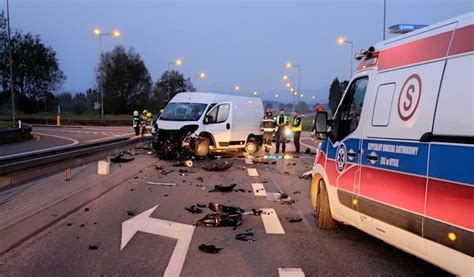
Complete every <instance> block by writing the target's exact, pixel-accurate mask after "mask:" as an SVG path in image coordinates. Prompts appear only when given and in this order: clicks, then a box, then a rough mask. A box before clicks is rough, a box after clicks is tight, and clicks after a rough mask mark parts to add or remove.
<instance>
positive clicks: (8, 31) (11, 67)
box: [7, 0, 16, 124]
mask: <svg viewBox="0 0 474 277" xmlns="http://www.w3.org/2000/svg"><path fill="white" fill-rule="evenodd" d="M7 35H8V57H9V64H10V94H11V97H12V124H15V121H16V114H15V90H14V88H13V59H12V42H11V35H10V7H9V3H8V0H7Z"/></svg>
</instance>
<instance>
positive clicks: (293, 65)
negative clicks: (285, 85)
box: [285, 62, 301, 106]
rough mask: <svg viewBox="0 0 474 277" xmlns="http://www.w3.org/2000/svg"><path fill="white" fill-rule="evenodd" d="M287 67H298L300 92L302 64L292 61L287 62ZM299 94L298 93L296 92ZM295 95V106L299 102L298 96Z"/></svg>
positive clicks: (299, 88)
mask: <svg viewBox="0 0 474 277" xmlns="http://www.w3.org/2000/svg"><path fill="white" fill-rule="evenodd" d="M285 66H286V68H288V69H291V68H292V67H296V68H298V93H301V65H299V64H292V63H290V62H288V63H286V65H285ZM296 95H297V94H296ZM296 95H295V97H294V98H293V102H294V104H293V105H294V106H295V105H296V104H297V101H298V97H297V96H296Z"/></svg>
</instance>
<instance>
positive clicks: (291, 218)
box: [286, 216, 303, 223]
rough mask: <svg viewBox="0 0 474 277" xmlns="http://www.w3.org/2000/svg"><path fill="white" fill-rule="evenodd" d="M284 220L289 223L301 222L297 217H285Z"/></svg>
mask: <svg viewBox="0 0 474 277" xmlns="http://www.w3.org/2000/svg"><path fill="white" fill-rule="evenodd" d="M286 219H287V220H288V221H289V222H290V223H294V222H301V221H303V218H301V217H299V216H290V217H287V218H286Z"/></svg>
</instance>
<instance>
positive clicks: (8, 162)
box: [0, 137, 142, 176]
mask: <svg viewBox="0 0 474 277" xmlns="http://www.w3.org/2000/svg"><path fill="white" fill-rule="evenodd" d="M141 142H142V140H141V138H139V137H133V138H120V139H114V140H109V141H103V142H97V143H92V144H84V145H78V146H73V147H67V148H61V149H56V150H52V151H45V152H39V153H35V154H31V155H24V156H17V157H11V158H6V159H1V158H0V176H7V175H11V174H14V173H18V172H25V171H26V170H27V169H28V171H29V170H30V169H32V168H39V167H41V168H45V167H49V166H53V165H54V166H55V167H56V169H57V168H62V169H66V168H70V167H74V166H77V165H80V164H81V163H85V162H87V161H88V162H90V161H92V160H94V159H96V160H98V159H100V158H102V157H104V156H108V155H111V154H114V153H118V152H120V151H123V150H124V149H129V148H131V147H133V146H135V145H137V144H139V143H141ZM74 160H77V161H76V162H74Z"/></svg>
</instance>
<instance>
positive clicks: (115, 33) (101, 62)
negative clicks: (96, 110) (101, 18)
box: [94, 28, 120, 121]
mask: <svg viewBox="0 0 474 277" xmlns="http://www.w3.org/2000/svg"><path fill="white" fill-rule="evenodd" d="M94 34H96V35H97V36H99V55H100V57H99V91H100V120H101V121H103V120H104V87H103V83H104V81H103V78H104V55H103V53H102V37H103V36H114V37H119V36H120V32H119V31H117V30H115V31H113V32H112V33H102V32H101V31H100V29H98V28H96V29H94Z"/></svg>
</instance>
